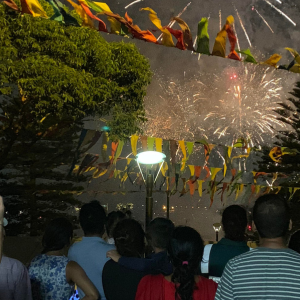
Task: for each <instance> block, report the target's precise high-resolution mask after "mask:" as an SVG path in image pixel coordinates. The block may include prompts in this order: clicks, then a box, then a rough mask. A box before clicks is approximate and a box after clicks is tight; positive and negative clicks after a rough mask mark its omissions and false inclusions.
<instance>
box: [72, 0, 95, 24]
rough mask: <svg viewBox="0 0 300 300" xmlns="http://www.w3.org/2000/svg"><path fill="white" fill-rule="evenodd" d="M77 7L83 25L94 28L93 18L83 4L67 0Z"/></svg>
mask: <svg viewBox="0 0 300 300" xmlns="http://www.w3.org/2000/svg"><path fill="white" fill-rule="evenodd" d="M67 1H68V2H69V3H70V4H71V5H72V6H73V8H74V9H75V11H76V13H77V14H78V15H79V17H80V18H81V20H82V26H85V27H90V28H94V23H93V21H92V19H91V18H90V17H89V16H88V15H87V14H86V12H85V11H84V9H83V8H82V7H81V5H78V4H76V3H75V2H73V1H72V0H67Z"/></svg>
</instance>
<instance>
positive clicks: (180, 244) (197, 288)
mask: <svg viewBox="0 0 300 300" xmlns="http://www.w3.org/2000/svg"><path fill="white" fill-rule="evenodd" d="M203 248H204V246H203V241H202V239H201V236H200V234H199V233H198V232H197V231H196V230H194V229H193V228H190V227H177V228H175V230H174V232H173V234H172V238H171V241H170V243H169V246H168V253H169V256H170V259H171V263H172V265H173V274H171V275H169V276H163V275H156V276H153V275H148V276H145V277H144V278H143V279H142V280H141V282H140V284H139V286H138V290H137V293H136V297H135V299H136V300H213V299H214V297H215V293H216V290H217V284H216V283H215V282H213V281H212V280H210V279H206V278H204V277H202V276H197V275H196V274H197V273H198V266H199V263H200V260H201V258H202V254H203Z"/></svg>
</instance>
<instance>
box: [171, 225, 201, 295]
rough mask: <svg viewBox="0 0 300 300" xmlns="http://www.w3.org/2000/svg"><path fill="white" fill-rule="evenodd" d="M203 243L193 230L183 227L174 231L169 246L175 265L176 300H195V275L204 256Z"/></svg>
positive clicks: (173, 277)
mask: <svg viewBox="0 0 300 300" xmlns="http://www.w3.org/2000/svg"><path fill="white" fill-rule="evenodd" d="M203 249H204V245H203V241H202V239H201V236H200V234H199V233H198V232H197V231H196V230H195V229H193V228H191V227H187V226H182V227H177V228H175V229H174V231H173V234H172V238H171V241H170V243H169V246H168V253H169V256H170V259H171V262H172V265H173V270H174V272H173V274H172V278H171V279H172V282H173V283H174V284H175V289H176V292H175V300H193V293H194V290H195V289H196V288H197V287H196V283H195V275H197V270H198V268H199V264H200V260H201V258H202V255H203Z"/></svg>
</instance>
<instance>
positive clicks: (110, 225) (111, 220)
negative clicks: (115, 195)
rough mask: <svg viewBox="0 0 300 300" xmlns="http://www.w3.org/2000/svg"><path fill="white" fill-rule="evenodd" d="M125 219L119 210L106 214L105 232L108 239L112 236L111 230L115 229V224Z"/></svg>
mask: <svg viewBox="0 0 300 300" xmlns="http://www.w3.org/2000/svg"><path fill="white" fill-rule="evenodd" d="M125 218H126V215H125V214H124V213H123V212H121V211H120V210H118V211H112V212H110V213H109V214H108V216H107V223H106V230H107V235H108V236H109V237H112V236H113V230H114V229H115V227H116V225H117V223H118V222H119V221H121V220H123V219H125Z"/></svg>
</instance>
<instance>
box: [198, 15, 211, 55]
mask: <svg viewBox="0 0 300 300" xmlns="http://www.w3.org/2000/svg"><path fill="white" fill-rule="evenodd" d="M197 52H198V53H202V54H207V55H210V52H209V35H208V19H207V18H202V19H201V21H200V22H199V24H198V33H197Z"/></svg>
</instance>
